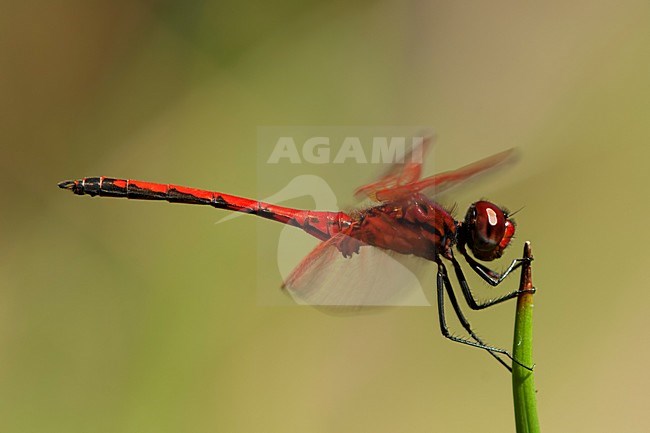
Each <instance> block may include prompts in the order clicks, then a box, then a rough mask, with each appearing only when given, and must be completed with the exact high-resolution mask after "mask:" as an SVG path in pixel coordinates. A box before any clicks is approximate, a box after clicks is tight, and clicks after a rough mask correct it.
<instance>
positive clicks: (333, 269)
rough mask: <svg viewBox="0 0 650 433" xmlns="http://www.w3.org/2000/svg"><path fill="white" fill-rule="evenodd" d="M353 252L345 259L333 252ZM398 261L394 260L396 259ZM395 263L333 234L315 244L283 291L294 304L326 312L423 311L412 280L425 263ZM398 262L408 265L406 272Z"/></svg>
mask: <svg viewBox="0 0 650 433" xmlns="http://www.w3.org/2000/svg"><path fill="white" fill-rule="evenodd" d="M343 244H345V246H344V247H343V248H344V250H346V251H348V248H354V247H358V253H353V254H352V255H351V256H348V257H345V256H344V255H343V254H342V253H341V251H340V249H339V248H341V247H342V246H343ZM398 256H399V255H398ZM412 259H413V260H408V257H407V256H404V257H400V258H399V259H397V258H396V257H395V256H394V255H393V254H391V253H390V252H387V251H385V250H382V249H381V248H377V247H371V246H368V245H365V244H363V243H362V242H360V241H358V240H357V239H353V238H351V237H349V236H347V235H345V234H342V233H339V234H338V235H336V236H334V237H332V238H331V239H329V240H327V241H324V242H321V243H320V244H319V245H318V246H316V248H314V249H313V250H312V251H311V253H309V254H308V255H307V256H306V257H305V258H304V259H303V260H302V261H301V262H300V264H299V265H298V266H297V267H296V268H295V269H294V270H293V272H291V274H290V275H289V276H288V277H287V279H286V280H285V282H284V284H283V286H282V287H283V289H284V290H285V291H286V292H287V293H288V294H289V295H290V296H291V297H292V298H293V299H294V300H295V301H296V302H297V303H299V304H308V305H317V306H328V307H364V306H428V305H431V304H430V303H429V301H428V300H427V298H426V296H425V294H424V291H423V290H422V287H421V285H420V280H419V279H418V273H419V272H418V271H419V270H420V269H422V270H423V269H424V267H425V266H426V263H427V262H426V261H424V260H421V259H416V258H415V257H412ZM404 261H412V262H413V263H410V265H411V267H409V266H408V265H407V264H405V263H404Z"/></svg>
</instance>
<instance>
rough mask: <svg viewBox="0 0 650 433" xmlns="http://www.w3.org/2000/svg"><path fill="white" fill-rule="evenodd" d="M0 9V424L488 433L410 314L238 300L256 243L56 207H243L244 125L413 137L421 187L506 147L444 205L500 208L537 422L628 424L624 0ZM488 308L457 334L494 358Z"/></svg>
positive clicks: (641, 274) (634, 248) (637, 424)
mask: <svg viewBox="0 0 650 433" xmlns="http://www.w3.org/2000/svg"><path fill="white" fill-rule="evenodd" d="M2 10H3V12H2V14H1V16H0V68H1V69H0V92H1V97H0V110H1V115H0V125H1V127H0V128H1V131H2V158H1V159H0V164H1V167H0V168H1V170H0V176H1V177H2V182H1V183H0V184H1V185H2V186H1V187H0V188H1V189H2V195H3V200H2V203H3V206H2V210H1V211H0V222H1V225H0V231H1V232H0V236H1V245H2V247H1V248H0V255H1V260H0V430H1V431H3V432H21V433H22V432H68V433H70V432H134V433H136V432H138V433H142V432H215V431H218V432H360V431H373V432H395V431H408V432H429V431H449V432H451V431H459V432H466V431H494V432H496V431H514V424H513V416H512V402H511V391H510V380H509V377H508V376H507V375H506V373H505V371H502V370H503V369H502V368H501V367H499V366H498V365H497V364H496V363H495V362H494V361H492V360H491V359H490V358H489V357H488V356H487V355H486V354H485V353H482V352H481V351H478V350H474V349H468V348H465V347H461V346H459V345H455V344H452V343H450V342H447V341H446V340H444V339H443V338H442V337H441V336H440V335H439V331H438V329H437V324H436V323H437V322H436V320H437V319H436V316H435V314H436V313H435V310H434V309H433V308H396V309H390V310H388V311H386V312H385V313H383V314H371V315H361V316H355V317H348V318H339V317H332V316H328V315H325V314H321V313H320V312H319V311H317V310H315V309H313V308H308V307H306V308H297V307H265V306H261V305H259V303H258V302H257V296H258V294H257V287H258V279H259V276H258V275H256V269H257V261H258V257H261V258H262V260H264V255H263V254H260V252H259V251H258V248H257V241H256V236H257V234H256V231H257V230H258V229H259V228H260V227H262V228H263V229H264V230H268V232H269V233H279V230H280V227H278V226H277V225H274V224H273V223H271V222H264V221H263V222H261V223H260V224H262V225H257V223H256V222H253V219H252V218H238V219H236V220H233V221H231V222H229V223H228V225H216V226H215V225H214V222H215V221H216V220H217V219H219V218H221V217H223V216H224V215H225V212H222V211H216V210H213V209H209V208H196V207H187V206H180V205H177V206H172V205H167V204H162V203H148V202H129V201H126V200H110V199H92V200H91V199H88V198H79V197H74V196H73V195H71V194H69V193H65V192H63V191H60V190H58V189H57V187H56V183H57V182H58V181H60V180H63V179H69V178H75V177H82V176H92V175H109V176H120V177H131V178H137V179H147V180H152V181H163V182H172V183H178V184H183V185H189V186H195V187H203V188H210V189H219V190H221V191H224V192H229V193H232V194H240V195H243V196H248V197H255V196H257V192H258V191H257V190H258V188H257V174H258V173H257V166H256V162H255V161H256V150H257V127H258V126H261V125H425V126H433V127H435V129H436V131H437V133H438V136H439V139H440V140H439V147H438V150H437V153H436V157H437V162H436V164H437V165H436V167H440V168H442V169H444V168H452V167H457V166H460V165H462V164H465V163H468V162H471V161H473V160H475V159H477V158H478V157H482V156H485V155H489V154H491V153H494V152H497V151H499V150H502V149H504V148H507V147H512V146H518V147H519V148H520V149H521V150H522V155H523V158H522V161H521V162H520V163H519V164H518V166H517V167H515V168H513V169H511V170H508V171H507V172H506V173H505V174H504V175H503V176H497V178H496V179H494V180H491V181H490V183H486V184H483V185H479V186H477V188H476V189H473V190H471V191H468V192H463V195H460V196H459V197H458V198H457V201H458V204H459V207H460V208H461V209H462V208H465V207H466V206H467V204H469V203H470V202H471V201H472V200H474V199H476V198H477V197H483V196H485V197H489V198H490V199H492V200H494V201H495V202H498V203H504V204H507V205H508V206H509V207H510V208H511V209H517V208H519V207H521V206H525V208H524V210H523V211H522V212H520V213H519V215H517V221H518V224H519V225H518V236H517V239H515V241H514V246H513V247H512V248H511V249H510V250H509V254H510V257H514V256H516V255H518V254H520V251H521V247H522V244H523V241H524V240H528V239H529V240H531V241H532V242H533V250H534V253H535V257H536V261H535V263H534V280H535V284H536V286H537V287H538V288H539V292H538V294H537V295H536V298H535V299H536V309H535V337H536V339H535V355H536V356H535V358H536V362H537V387H538V389H539V392H538V399H539V406H540V418H541V422H542V428H543V429H544V430H546V431H591V432H611V431H617V432H638V431H648V430H649V429H650V419H649V417H648V415H647V407H648V405H649V404H650V397H649V396H648V387H649V386H650V372H649V370H648V365H650V345H649V341H648V336H647V334H648V327H649V325H650V316H649V314H648V302H649V301H650V290H648V289H649V287H650V281H649V278H648V274H647V270H646V266H648V265H650V261H649V260H648V258H649V255H648V252H647V250H646V249H647V246H648V244H649V242H650V230H648V223H647V215H648V212H649V211H650V205H649V201H648V187H649V185H650V182H649V181H650V175H649V174H648V161H649V159H650V150H649V148H648V145H649V144H650V140H649V139H650V84H649V83H650V79H649V77H650V56H649V55H648V52H649V51H648V47H649V46H650V26H649V25H648V22H650V21H649V19H650V4H649V3H648V2H647V1H623V2H599V1H596V2H594V1H574V2H560V1H554V2H544V3H543V4H535V3H528V4H523V5H522V4H520V3H519V2H507V1H496V2H481V3H478V2H398V1H362V2H355V3H350V2H343V1H330V2H315V1H307V2H304V1H302V2H299V1H290V0H287V1H280V2H264V1H249V2H240V3H235V2H233V3H231V4H227V3H223V2H210V1H204V2H200V1H197V2H173V1H156V0H149V1H114V2H83V1H74V0H70V1H62V2H44V1H36V2H34V1H25V2H3V5H2ZM332 176H333V177H336V179H337V181H340V180H342V181H345V180H346V177H344V176H347V174H345V173H340V172H335V171H334V170H332ZM354 186H355V185H350V189H351V188H353V187H354ZM308 203H309V202H307V204H308ZM274 259H275V258H274V257H272V256H271V257H269V259H268V260H274ZM501 266H503V264H502V265H501ZM263 278H266V281H267V284H268V290H278V286H279V284H280V281H279V280H278V278H277V276H275V275H269V276H263ZM515 280H516V277H515V278H514V279H513V281H512V282H510V286H512V285H513V284H515ZM262 281H263V279H262ZM506 285H508V284H506ZM432 287H433V281H432ZM483 290H484V291H482V292H481V293H483V294H484V295H485V296H489V289H487V288H485V289H483ZM513 313H514V304H513V303H511V304H506V305H502V306H500V307H496V308H494V309H490V310H488V311H485V312H480V313H478V314H472V315H471V318H472V320H473V322H474V323H475V325H476V326H477V328H478V329H479V330H480V333H481V335H483V336H485V337H486V338H488V339H489V341H491V342H493V343H495V344H498V345H501V346H508V345H509V344H510V343H509V341H510V339H511V333H512V318H513Z"/></svg>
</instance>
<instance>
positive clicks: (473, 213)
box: [465, 201, 515, 261]
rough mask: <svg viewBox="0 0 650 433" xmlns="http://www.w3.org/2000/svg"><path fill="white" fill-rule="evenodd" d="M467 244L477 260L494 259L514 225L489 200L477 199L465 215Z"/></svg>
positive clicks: (503, 246)
mask: <svg viewBox="0 0 650 433" xmlns="http://www.w3.org/2000/svg"><path fill="white" fill-rule="evenodd" d="M465 226H466V228H467V233H468V235H469V236H468V239H467V245H468V246H469V249H470V250H471V251H472V254H474V256H475V257H476V258H477V259H479V260H486V261H489V260H494V259H497V258H499V257H501V254H503V250H504V249H505V248H506V247H507V246H508V244H509V243H510V239H511V238H512V235H514V233H515V225H514V224H513V223H512V221H510V220H509V219H508V217H507V215H506V213H505V212H504V211H503V210H502V209H501V208H499V207H498V206H497V205H495V204H493V203H490V202H489V201H477V202H476V203H474V204H473V205H471V206H470V208H469V210H468V211H467V215H466V216H465Z"/></svg>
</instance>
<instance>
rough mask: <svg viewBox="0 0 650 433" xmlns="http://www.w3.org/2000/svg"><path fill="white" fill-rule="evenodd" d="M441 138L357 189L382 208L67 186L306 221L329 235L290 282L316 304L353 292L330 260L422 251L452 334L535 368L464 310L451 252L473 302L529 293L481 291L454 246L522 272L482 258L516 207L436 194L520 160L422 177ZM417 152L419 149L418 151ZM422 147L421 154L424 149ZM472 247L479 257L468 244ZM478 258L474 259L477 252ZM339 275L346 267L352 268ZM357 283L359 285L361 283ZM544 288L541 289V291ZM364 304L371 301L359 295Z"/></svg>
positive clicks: (501, 236) (109, 182) (495, 160)
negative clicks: (492, 340) (320, 207)
mask: <svg viewBox="0 0 650 433" xmlns="http://www.w3.org/2000/svg"><path fill="white" fill-rule="evenodd" d="M430 143H431V139H430V138H428V139H425V140H423V141H422V143H421V144H420V146H414V147H413V149H411V151H410V152H409V153H408V154H407V155H405V157H404V159H403V161H401V162H397V163H394V164H393V165H392V166H391V167H390V169H389V170H388V171H387V172H386V173H385V174H384V175H383V176H382V177H381V178H380V179H379V180H377V181H376V182H374V183H371V184H368V185H365V186H362V187H361V188H359V189H357V191H356V194H357V196H361V197H366V198H369V199H371V200H373V201H374V202H375V204H374V206H372V207H369V208H367V209H363V210H357V211H353V212H349V213H346V212H328V211H311V210H300V209H292V208H287V207H282V206H277V205H273V204H269V203H264V202H260V201H257V200H251V199H247V198H243V197H237V196H233V195H228V194H224V193H221V192H215V191H206V190H201V189H194V188H187V187H183V186H178V185H170V184H160V183H152V182H143V181H137V180H126V179H115V178H110V177H103V176H102V177H86V178H83V179H79V180H66V181H63V182H60V183H59V184H58V185H59V187H60V188H63V189H68V190H70V191H72V192H73V193H75V194H78V195H90V196H100V197H126V198H129V199H139V200H166V201H168V202H171V203H186V204H200V205H208V206H212V207H215V208H218V209H226V210H230V211H236V212H243V213H247V214H254V215H257V216H260V217H262V218H266V219H270V220H273V221H278V222H281V223H283V224H287V225H290V226H294V227H298V228H300V229H302V230H303V231H305V232H307V233H309V234H310V235H312V236H314V237H316V238H318V239H319V240H321V241H322V242H321V243H320V244H319V245H318V246H317V247H316V248H315V249H314V250H312V251H311V253H309V254H308V255H307V256H306V257H305V258H304V259H303V260H302V261H301V262H300V264H298V266H297V267H296V268H295V269H294V270H293V272H291V274H290V275H289V276H288V278H287V279H286V280H285V281H284V284H283V286H282V287H283V289H284V290H286V291H288V292H289V293H291V294H292V295H295V296H296V297H298V298H301V299H304V300H306V301H307V302H308V303H313V304H328V305H346V304H349V302H346V300H345V299H338V297H343V298H344V297H345V296H346V295H345V294H337V293H336V290H335V287H333V285H332V284H329V285H327V284H326V285H324V284H322V281H321V280H323V279H326V278H327V275H328V274H330V272H329V270H328V267H329V265H331V264H332V263H333V262H334V261H336V260H339V259H345V260H346V261H347V262H351V261H352V260H351V259H352V258H353V256H356V255H359V254H360V253H361V252H363V250H364V249H380V250H382V251H384V252H389V253H393V254H394V253H398V254H401V255H413V256H416V257H419V258H422V259H425V260H428V261H432V262H434V263H436V265H437V267H438V271H437V278H436V283H437V301H438V316H439V321H440V329H441V332H442V335H443V336H444V337H446V338H448V339H450V340H452V341H454V342H458V343H462V344H466V345H469V346H473V347H477V348H480V349H484V350H486V351H488V352H489V353H490V354H491V355H492V356H493V357H494V358H495V359H496V360H497V361H499V362H500V363H501V364H502V365H503V366H505V367H506V368H507V369H508V370H510V371H511V367H510V365H508V364H507V363H506V362H505V361H504V360H503V359H502V358H501V357H499V356H497V354H501V355H503V356H505V357H507V358H508V359H510V360H511V361H512V362H514V363H516V364H518V365H521V366H523V367H525V368H527V369H531V367H528V366H525V365H522V364H521V363H520V362H519V361H517V360H516V359H514V358H513V357H512V355H511V354H510V353H509V352H508V351H507V350H504V349H500V348H497V347H494V346H491V345H488V344H486V343H485V342H484V341H483V340H482V339H481V338H479V337H478V336H477V335H476V333H475V332H474V330H473V329H472V327H471V326H470V323H469V321H468V320H467V319H466V317H465V315H464V314H463V312H462V310H461V308H460V305H459V303H458V300H457V298H456V295H455V293H454V291H453V288H452V284H451V281H450V279H449V274H448V272H447V268H446V266H445V264H444V262H443V259H444V260H446V261H449V262H451V264H452V266H453V268H454V272H455V274H456V278H457V279H458V282H459V283H460V287H461V292H462V294H463V296H464V298H465V301H466V302H467V304H468V306H469V307H470V308H471V309H473V310H481V309H484V308H487V307H490V306H492V305H495V304H498V303H501V302H503V301H506V300H508V299H512V298H515V297H517V295H519V293H520V291H519V290H515V291H512V292H509V293H507V294H505V295H502V296H500V297H497V298H494V299H490V300H488V301H486V302H481V301H479V300H477V299H476V298H475V297H474V295H473V294H472V292H471V290H470V288H469V285H468V283H467V280H466V278H465V276H464V274H463V271H462V269H461V266H460V263H459V262H458V260H457V259H456V257H455V256H454V247H455V248H456V249H457V250H458V252H459V253H460V254H461V255H462V256H463V257H464V259H465V260H466V262H467V263H468V264H469V266H470V267H471V268H472V270H474V272H476V273H477V274H478V275H479V276H480V277H481V278H483V279H484V280H485V281H487V282H488V283H489V284H490V285H492V286H497V285H498V284H499V283H501V282H502V281H503V280H504V279H505V278H506V276H508V275H509V274H510V273H511V272H512V271H514V270H515V269H517V268H518V267H519V266H521V265H522V264H523V263H524V262H525V261H527V260H529V259H524V258H521V259H515V260H513V261H512V263H511V264H510V265H509V266H508V268H507V269H506V270H505V271H504V272H503V273H501V274H500V273H497V272H495V271H493V270H491V269H490V268H488V267H487V266H485V265H483V264H481V263H479V262H478V261H477V260H481V261H492V260H495V259H498V258H500V257H501V256H502V254H503V251H504V249H505V248H506V247H507V246H508V245H509V244H510V240H511V239H512V237H513V235H514V233H515V224H514V222H513V220H512V219H511V218H510V215H509V214H508V212H507V211H506V210H505V209H503V208H500V207H499V206H497V205H495V204H493V203H490V202H488V201H485V200H480V201H477V202H475V203H473V204H472V205H471V206H470V207H469V209H468V211H467V214H466V215H465V219H464V220H462V221H457V220H455V219H454V218H453V216H452V215H451V212H450V211H449V210H447V209H445V208H444V207H443V206H441V205H440V204H438V203H436V201H434V199H433V198H432V197H433V195H434V194H438V193H440V192H442V191H445V190H448V189H449V188H451V187H452V186H455V185H457V184H459V183H460V182H463V181H465V180H467V179H469V178H472V177H474V176H476V175H478V174H480V173H483V172H486V171H487V170H489V169H493V168H495V167H497V166H499V165H502V164H504V163H505V162H507V161H510V160H512V159H513V157H514V149H510V150H506V151H504V152H501V153H498V154H495V155H492V156H490V157H488V158H485V159H482V160H480V161H477V162H474V163H471V164H469V165H466V166H464V167H461V168H459V169H457V170H454V171H449V172H444V173H439V174H436V175H433V176H430V177H427V178H424V179H422V178H421V174H422V158H421V155H423V154H424V153H425V152H426V150H427V148H428V147H430ZM416 151H417V152H416ZM416 154H417V155H419V156H420V158H416V157H415V156H416ZM468 249H469V251H471V253H472V255H470V254H469V252H468ZM472 256H473V257H472ZM337 272H338V274H342V275H345V272H343V273H341V272H340V271H337ZM353 289H357V288H356V287H354V288H353ZM533 290H534V289H533ZM445 293H447V296H448V297H449V300H450V302H451V305H452V307H453V310H454V312H455V314H456V316H457V317H458V320H459V321H460V323H461V325H462V326H463V328H464V329H465V330H466V331H467V333H468V334H469V336H470V338H462V337H458V336H456V335H452V334H451V332H450V331H449V328H448V326H447V321H446V318H445V309H444V298H445ZM355 299H357V301H355V302H354V303H358V304H363V302H359V301H358V300H359V299H362V298H359V297H357V298H355Z"/></svg>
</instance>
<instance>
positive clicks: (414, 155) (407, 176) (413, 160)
mask: <svg viewBox="0 0 650 433" xmlns="http://www.w3.org/2000/svg"><path fill="white" fill-rule="evenodd" d="M434 139H435V137H432V136H429V137H423V138H422V141H421V142H420V143H418V144H416V145H414V146H413V147H412V148H411V150H409V152H408V153H407V154H405V155H404V158H402V159H401V160H399V161H396V162H394V163H393V164H392V165H391V166H390V167H389V168H388V170H387V171H386V172H385V173H384V174H383V175H382V176H381V177H380V178H379V179H378V180H377V181H376V182H373V183H369V184H367V185H363V186H361V187H359V188H357V190H356V191H355V192H354V195H355V197H357V198H363V197H368V198H370V199H372V200H376V193H377V192H378V191H382V190H386V189H391V188H396V187H399V186H402V185H407V184H409V183H412V182H415V181H417V180H418V179H420V176H422V162H423V161H424V156H425V155H426V154H427V152H428V151H429V149H430V148H431V145H432V143H433V141H434Z"/></svg>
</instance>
